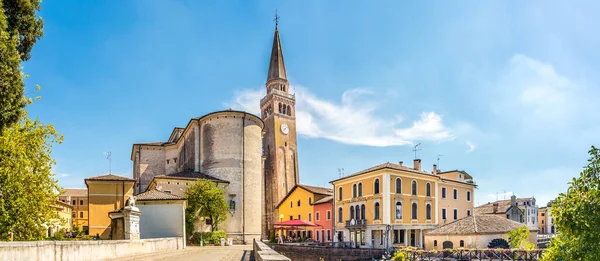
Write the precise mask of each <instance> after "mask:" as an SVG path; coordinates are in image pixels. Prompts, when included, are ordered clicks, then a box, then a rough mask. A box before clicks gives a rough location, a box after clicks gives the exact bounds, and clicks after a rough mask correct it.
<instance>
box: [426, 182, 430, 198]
mask: <svg viewBox="0 0 600 261" xmlns="http://www.w3.org/2000/svg"><path fill="white" fill-rule="evenodd" d="M425 193H427V196H428V197H431V184H430V183H429V182H427V187H426V191H425Z"/></svg>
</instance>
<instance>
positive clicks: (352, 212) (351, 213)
mask: <svg viewBox="0 0 600 261" xmlns="http://www.w3.org/2000/svg"><path fill="white" fill-rule="evenodd" d="M353 218H354V206H350V219H353Z"/></svg>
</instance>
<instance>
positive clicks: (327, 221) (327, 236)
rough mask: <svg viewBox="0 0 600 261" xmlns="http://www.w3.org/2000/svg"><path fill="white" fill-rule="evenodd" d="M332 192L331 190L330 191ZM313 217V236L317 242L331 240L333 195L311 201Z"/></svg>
mask: <svg viewBox="0 0 600 261" xmlns="http://www.w3.org/2000/svg"><path fill="white" fill-rule="evenodd" d="M332 193H333V192H332ZM313 207H314V217H315V222H314V223H315V225H317V227H315V237H314V240H315V241H317V242H332V241H333V195H331V196H327V197H324V198H322V199H319V200H317V201H315V203H313Z"/></svg>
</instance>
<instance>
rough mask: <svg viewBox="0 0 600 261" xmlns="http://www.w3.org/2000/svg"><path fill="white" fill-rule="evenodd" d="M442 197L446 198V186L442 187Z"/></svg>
mask: <svg viewBox="0 0 600 261" xmlns="http://www.w3.org/2000/svg"><path fill="white" fill-rule="evenodd" d="M442 198H446V188H444V187H442Z"/></svg>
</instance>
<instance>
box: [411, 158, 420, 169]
mask: <svg viewBox="0 0 600 261" xmlns="http://www.w3.org/2000/svg"><path fill="white" fill-rule="evenodd" d="M413 168H414V169H416V170H421V160H420V159H415V161H414V166H413Z"/></svg>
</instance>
